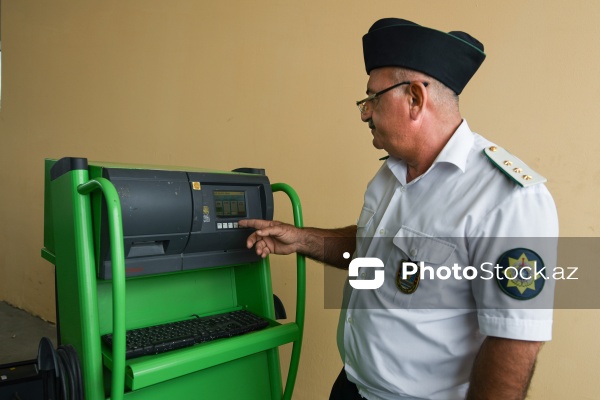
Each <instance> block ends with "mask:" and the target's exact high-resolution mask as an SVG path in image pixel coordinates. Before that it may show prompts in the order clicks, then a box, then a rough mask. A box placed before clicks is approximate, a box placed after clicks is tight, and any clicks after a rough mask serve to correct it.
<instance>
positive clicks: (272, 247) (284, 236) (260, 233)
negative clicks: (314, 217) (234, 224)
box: [239, 219, 302, 258]
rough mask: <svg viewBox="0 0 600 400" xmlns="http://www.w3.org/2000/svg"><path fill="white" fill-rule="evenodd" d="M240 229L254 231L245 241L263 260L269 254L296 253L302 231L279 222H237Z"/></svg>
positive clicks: (257, 220) (253, 220)
mask: <svg viewBox="0 0 600 400" xmlns="http://www.w3.org/2000/svg"><path fill="white" fill-rule="evenodd" d="M239 226H240V227H242V228H254V229H256V231H255V232H253V233H252V234H251V235H250V236H249V237H248V240H247V241H246V245H247V246H248V248H249V249H250V248H252V247H254V249H255V250H256V254H258V255H259V256H261V257H262V258H265V257H266V256H268V255H269V254H291V253H294V252H296V251H298V247H299V246H298V243H299V242H300V240H301V236H302V231H301V229H299V228H296V227H295V226H293V225H289V224H285V223H283V222H279V221H264V220H260V219H246V220H241V221H239Z"/></svg>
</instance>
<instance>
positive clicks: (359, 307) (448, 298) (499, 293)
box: [338, 121, 558, 400]
mask: <svg viewBox="0 0 600 400" xmlns="http://www.w3.org/2000/svg"><path fill="white" fill-rule="evenodd" d="M491 145H492V143H490V142H489V141H487V140H486V139H484V138H483V137H481V136H479V135H477V134H475V133H473V132H471V130H470V129H469V127H468V125H467V123H466V121H463V123H462V124H461V125H460V127H459V128H458V130H457V131H456V132H455V133H454V135H453V136H452V138H451V139H450V140H449V142H448V143H447V145H446V146H445V147H444V149H443V150H442V152H441V153H440V154H439V155H438V157H437V159H436V160H435V162H434V163H433V165H432V166H431V168H430V169H429V170H428V171H427V172H426V173H425V174H423V175H422V176H420V177H418V178H417V179H415V180H413V181H411V182H410V183H408V184H407V183H406V172H407V169H406V168H407V167H406V164H405V163H404V162H403V161H401V160H397V159H394V158H389V159H388V160H387V161H386V162H385V163H384V165H383V166H382V167H381V169H380V170H379V171H378V173H377V174H376V176H375V177H374V178H373V180H372V181H371V182H370V183H369V185H368V188H367V191H366V193H365V201H364V206H363V209H362V212H361V214H360V218H359V220H358V223H357V226H358V230H357V247H356V253H355V255H354V257H355V258H356V257H377V258H379V259H381V260H382V261H383V263H384V265H385V268H384V271H385V275H384V277H385V280H384V283H383V286H381V287H380V288H379V289H376V290H357V289H353V288H351V287H350V285H348V284H346V287H345V290H344V306H343V308H342V310H341V314H340V323H339V326H338V347H339V350H340V355H341V357H342V360H343V361H344V363H345V369H346V372H347V374H348V377H349V379H350V380H351V381H353V382H355V383H356V384H357V386H358V388H359V391H360V393H361V395H362V396H363V397H365V398H367V399H369V400H393V399H394V400H395V399H400V398H401V399H460V398H464V395H465V393H466V391H467V389H468V381H469V375H470V372H471V367H472V364H473V360H474V358H475V356H476V354H477V352H478V350H479V348H480V345H481V343H482V342H483V340H484V339H485V336H486V335H490V336H498V337H504V338H512V339H521V340H539V341H547V340H550V339H551V330H552V310H551V304H552V301H553V292H554V283H553V282H552V280H548V281H545V282H541V281H540V280H536V283H535V284H537V285H538V286H537V289H538V295H537V296H535V298H533V299H529V300H522V299H516V298H513V297H511V296H509V295H508V294H506V293H505V292H504V291H503V290H501V288H500V285H499V284H498V282H497V280H496V279H495V278H491V275H492V274H496V273H497V270H494V269H493V268H492V266H494V265H495V264H496V263H497V262H498V260H499V258H500V256H501V255H502V254H503V253H504V252H506V251H507V250H511V249H514V248H519V249H520V248H524V249H529V250H533V251H534V252H535V254H536V255H539V258H540V259H541V260H543V262H544V264H545V266H547V267H549V268H551V267H553V266H555V265H556V238H557V237H558V218H557V214H556V208H555V205H554V202H553V200H552V197H551V195H550V193H549V192H548V190H547V189H546V187H545V186H544V185H542V184H538V185H535V186H531V187H528V188H522V187H520V186H518V185H516V184H515V183H514V182H513V181H511V180H510V179H509V178H508V177H506V176H504V175H503V173H502V172H501V171H500V170H499V169H498V168H496V167H495V166H493V165H492V163H491V162H490V161H489V160H488V159H487V158H486V157H485V155H484V154H483V153H482V150H483V149H484V148H486V147H489V146H491ZM541 237H545V238H546V239H543V241H540V239H538V238H541ZM528 254H530V253H528ZM513 257H514V256H513ZM517 257H518V256H517ZM523 258H525V257H523ZM402 260H410V261H413V262H415V263H416V262H423V263H424V265H427V266H430V267H431V268H432V270H433V271H438V269H439V268H442V266H446V267H447V268H446V270H445V271H446V272H447V271H448V270H449V268H451V267H452V266H454V264H455V263H456V265H457V266H460V267H462V268H465V267H467V266H474V267H476V268H477V269H478V272H479V275H478V276H479V277H486V278H487V279H471V280H469V279H465V278H463V279H454V278H451V279H446V280H444V279H436V276H435V275H434V276H433V278H434V279H421V281H420V282H419V285H418V287H417V289H416V291H415V292H414V293H412V294H405V293H403V292H401V291H400V290H399V289H398V287H397V284H396V275H397V273H398V269H399V266H400V264H401V262H402ZM512 261H514V259H513V260H512ZM523 262H524V261H523ZM488 263H489V264H488ZM482 265H484V266H485V267H484V268H485V269H486V270H489V271H490V272H489V273H485V272H483V271H482V269H481V268H482ZM360 271H362V274H360V276H359V278H358V279H373V275H374V270H373V269H372V268H369V269H366V268H361V269H360ZM440 271H441V270H440ZM465 271H466V270H465ZM470 272H473V269H472V270H471V271H470ZM443 276H444V275H442V277H443ZM458 276H459V277H460V275H458ZM490 278H491V279H490ZM542 283H545V285H544V287H543V290H541V291H540V290H539V289H540V287H541V284H542ZM521 290H524V291H525V292H527V293H533V292H535V290H534V288H531V287H530V288H529V289H527V288H525V289H523V288H521ZM528 290H529V291H528ZM532 290H533V291H532ZM547 304H550V306H547ZM515 357H518V355H517V354H516V355H515ZM507 367H509V366H507Z"/></svg>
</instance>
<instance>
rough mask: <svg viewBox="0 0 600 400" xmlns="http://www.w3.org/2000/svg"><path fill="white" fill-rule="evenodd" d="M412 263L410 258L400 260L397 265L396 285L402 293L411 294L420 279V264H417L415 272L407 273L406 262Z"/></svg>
mask: <svg viewBox="0 0 600 400" xmlns="http://www.w3.org/2000/svg"><path fill="white" fill-rule="evenodd" d="M407 262H409V263H412V261H410V260H401V261H400V265H399V266H398V272H396V287H397V288H398V290H400V291H401V292H402V293H404V294H412V293H414V292H415V291H416V290H417V288H418V287H419V281H420V279H421V266H420V265H419V264H417V266H418V268H417V272H415V273H414V274H407V273H406V272H405V271H406V269H407V267H406V265H405V264H406V263H407Z"/></svg>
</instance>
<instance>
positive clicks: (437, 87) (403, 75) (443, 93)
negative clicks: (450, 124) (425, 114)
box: [396, 68, 459, 114]
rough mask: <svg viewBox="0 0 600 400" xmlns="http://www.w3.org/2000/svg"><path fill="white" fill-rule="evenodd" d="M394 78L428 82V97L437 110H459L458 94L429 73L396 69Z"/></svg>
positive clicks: (450, 111) (400, 80)
mask: <svg viewBox="0 0 600 400" xmlns="http://www.w3.org/2000/svg"><path fill="white" fill-rule="evenodd" d="M396 79H397V80H398V82H402V81H419V82H428V83H429V85H428V86H427V92H428V94H429V98H430V100H431V102H432V104H433V105H434V107H435V108H436V109H438V111H439V112H441V113H443V114H445V113H457V112H459V107H458V95H457V94H456V93H454V91H453V90H452V89H450V88H449V87H448V86H446V85H444V84H443V83H442V82H440V81H438V80H437V79H434V78H432V77H431V76H429V75H426V74H423V73H421V72H418V71H414V70H411V69H406V68H397V69H396Z"/></svg>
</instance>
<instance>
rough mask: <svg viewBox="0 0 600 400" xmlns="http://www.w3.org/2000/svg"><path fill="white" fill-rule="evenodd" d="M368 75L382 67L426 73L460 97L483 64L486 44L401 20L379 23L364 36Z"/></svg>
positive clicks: (456, 32) (461, 34)
mask: <svg viewBox="0 0 600 400" xmlns="http://www.w3.org/2000/svg"><path fill="white" fill-rule="evenodd" d="M363 53H364V57H365V67H366V69H367V74H370V73H371V71H372V70H373V69H375V68H380V67H390V66H396V67H403V68H408V69H412V70H415V71H419V72H423V73H424V74H427V75H429V76H431V77H433V78H435V79H437V80H438V81H440V82H442V83H443V84H444V85H446V86H448V87H449V88H450V89H452V90H453V91H454V92H455V93H456V94H460V93H461V92H462V90H463V89H464V87H465V86H466V85H467V82H469V80H470V79H471V78H472V77H473V75H474V74H475V72H476V71H477V69H478V68H479V66H480V65H481V63H483V60H484V59H485V53H484V52H483V44H482V43H481V42H479V41H478V40H477V39H475V38H474V37H472V36H471V35H469V34H468V33H465V32H460V31H453V32H449V33H446V32H442V31H438V30H435V29H431V28H427V27H424V26H421V25H418V24H416V23H414V22H411V21H407V20H404V19H399V18H384V19H380V20H379V21H377V22H375V23H374V24H373V26H371V28H370V29H369V32H368V33H367V34H366V35H364V36H363Z"/></svg>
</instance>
